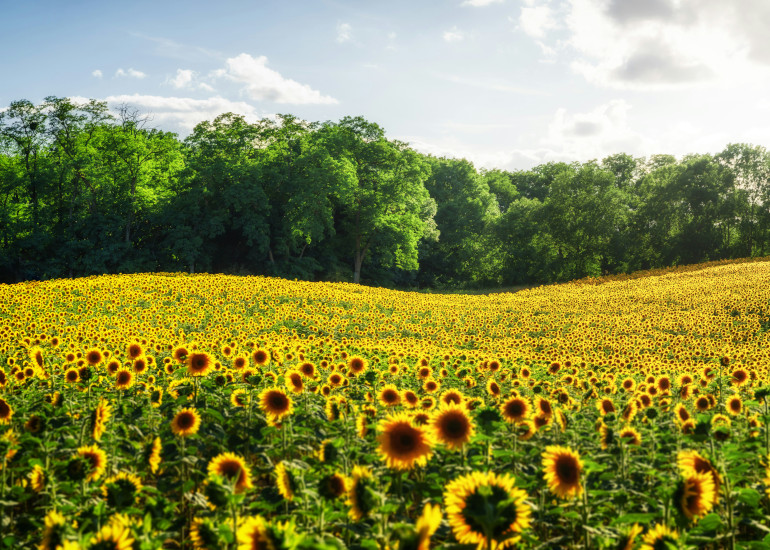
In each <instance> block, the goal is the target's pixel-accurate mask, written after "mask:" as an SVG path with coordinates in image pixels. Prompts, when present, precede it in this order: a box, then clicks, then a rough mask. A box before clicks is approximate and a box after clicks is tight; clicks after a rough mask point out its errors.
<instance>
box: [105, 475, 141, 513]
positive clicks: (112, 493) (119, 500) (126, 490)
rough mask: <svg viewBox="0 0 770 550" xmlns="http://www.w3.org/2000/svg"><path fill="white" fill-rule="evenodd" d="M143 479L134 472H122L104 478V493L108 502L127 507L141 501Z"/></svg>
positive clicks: (115, 505) (112, 504) (119, 506)
mask: <svg viewBox="0 0 770 550" xmlns="http://www.w3.org/2000/svg"><path fill="white" fill-rule="evenodd" d="M141 491H142V481H141V480H140V479H139V478H138V477H136V476H135V475H134V474H129V473H126V472H120V473H119V474H117V475H114V476H112V477H109V478H107V479H105V480H104V485H102V494H103V495H104V498H105V500H106V501H107V504H108V505H110V506H112V507H115V508H125V507H126V506H131V505H133V504H135V503H136V502H139V494H140V493H141Z"/></svg>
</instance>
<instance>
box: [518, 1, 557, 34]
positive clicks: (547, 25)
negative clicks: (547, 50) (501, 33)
mask: <svg viewBox="0 0 770 550" xmlns="http://www.w3.org/2000/svg"><path fill="white" fill-rule="evenodd" d="M557 26H558V25H557V22H556V19H555V14H554V11H553V10H552V9H551V7H550V6H548V5H547V4H542V5H533V6H522V8H521V13H520V15H519V27H520V28H521V30H522V31H524V32H525V33H527V34H528V35H529V36H532V37H534V38H543V37H544V36H545V34H546V32H547V31H549V30H552V29H555V28H557Z"/></svg>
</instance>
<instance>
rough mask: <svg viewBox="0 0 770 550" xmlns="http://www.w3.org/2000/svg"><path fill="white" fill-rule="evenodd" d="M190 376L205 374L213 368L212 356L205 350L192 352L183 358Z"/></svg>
mask: <svg viewBox="0 0 770 550" xmlns="http://www.w3.org/2000/svg"><path fill="white" fill-rule="evenodd" d="M185 365H187V373H188V374H189V375H190V376H206V375H207V374H208V373H209V372H211V369H213V368H214V358H213V357H211V355H209V354H208V353H205V352H194V353H191V354H190V355H188V356H187V359H186V360H185Z"/></svg>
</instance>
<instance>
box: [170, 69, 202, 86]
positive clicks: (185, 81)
mask: <svg viewBox="0 0 770 550" xmlns="http://www.w3.org/2000/svg"><path fill="white" fill-rule="evenodd" d="M194 77H195V71H192V70H190V69H177V70H176V76H175V77H174V78H169V79H168V83H169V84H171V85H172V86H173V87H174V88H188V87H190V85H191V84H192V81H193V78H194Z"/></svg>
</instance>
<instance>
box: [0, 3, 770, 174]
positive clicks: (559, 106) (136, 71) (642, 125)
mask: <svg viewBox="0 0 770 550" xmlns="http://www.w3.org/2000/svg"><path fill="white" fill-rule="evenodd" d="M0 10H1V11H0V13H2V17H1V18H0V52H2V55H0V71H1V72H0V75H2V76H0V108H4V107H7V106H8V105H9V104H10V102H12V101H14V100H19V99H27V100H30V101H32V102H34V103H39V102H41V101H42V100H43V98H45V97H46V96H51V95H53V96H58V97H70V98H73V99H74V100H77V101H85V100H87V99H91V98H93V99H98V100H103V101H107V102H108V103H109V105H110V106H111V107H112V108H114V109H117V107H119V106H120V105H121V104H128V105H131V106H132V107H134V108H136V109H139V110H140V111H141V112H143V113H149V114H151V115H152V125H153V126H154V127H157V128H159V129H162V130H167V131H173V132H177V133H178V134H179V135H180V137H184V136H186V135H187V134H189V133H190V131H191V130H192V128H194V126H195V125H196V124H197V123H199V122H201V121H203V120H211V119H213V118H214V117H216V116H217V115H218V114H221V113H224V112H235V113H239V114H242V115H244V116H245V117H246V118H247V119H248V120H257V119H259V118H261V117H265V116H270V115H274V114H276V113H290V114H293V115H296V116H298V117H301V118H304V119H306V120H310V121H327V120H331V121H337V120H339V119H341V118H343V117H345V116H348V115H349V116H358V115H362V116H364V117H365V118H366V119H367V120H369V121H372V122H376V123H377V124H379V125H380V126H382V127H383V128H384V129H385V131H386V135H387V137H388V138H391V139H398V140H401V141H405V142H408V143H409V144H411V146H412V147H414V148H415V149H417V150H419V151H422V152H425V153H430V154H434V155H437V156H448V157H457V158H467V159H468V160H471V161H472V162H474V164H475V165H476V166H477V168H481V167H484V168H501V169H506V170H524V169H529V168H531V167H533V166H535V165H538V164H542V163H545V162H551V161H567V162H571V161H579V162H585V161H588V160H591V159H599V160H600V159H602V158H604V157H606V156H608V155H611V154H615V153H620V152H624V153H628V154H631V155H634V156H647V157H648V156H650V155H652V154H673V155H676V156H677V157H681V156H682V155H685V154H690V153H716V152H719V151H720V150H722V149H723V148H724V147H725V146H726V145H727V144H728V143H751V144H754V145H762V146H766V147H768V146H770V40H768V39H767V36H768V33H770V1H768V0H729V1H726V0H410V1H403V0H387V1H384V0H319V1H292V0H282V1H272V0H264V1H262V0H216V1H214V0H205V1H203V0H186V1H184V2H180V1H176V0H153V1H146V0H132V2H128V3H123V2H111V1H108V2H105V1H104V0H98V1H96V0H94V1H86V0H71V1H69V2H62V1H61V0H55V1H37V0H25V1H18V0H0Z"/></svg>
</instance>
